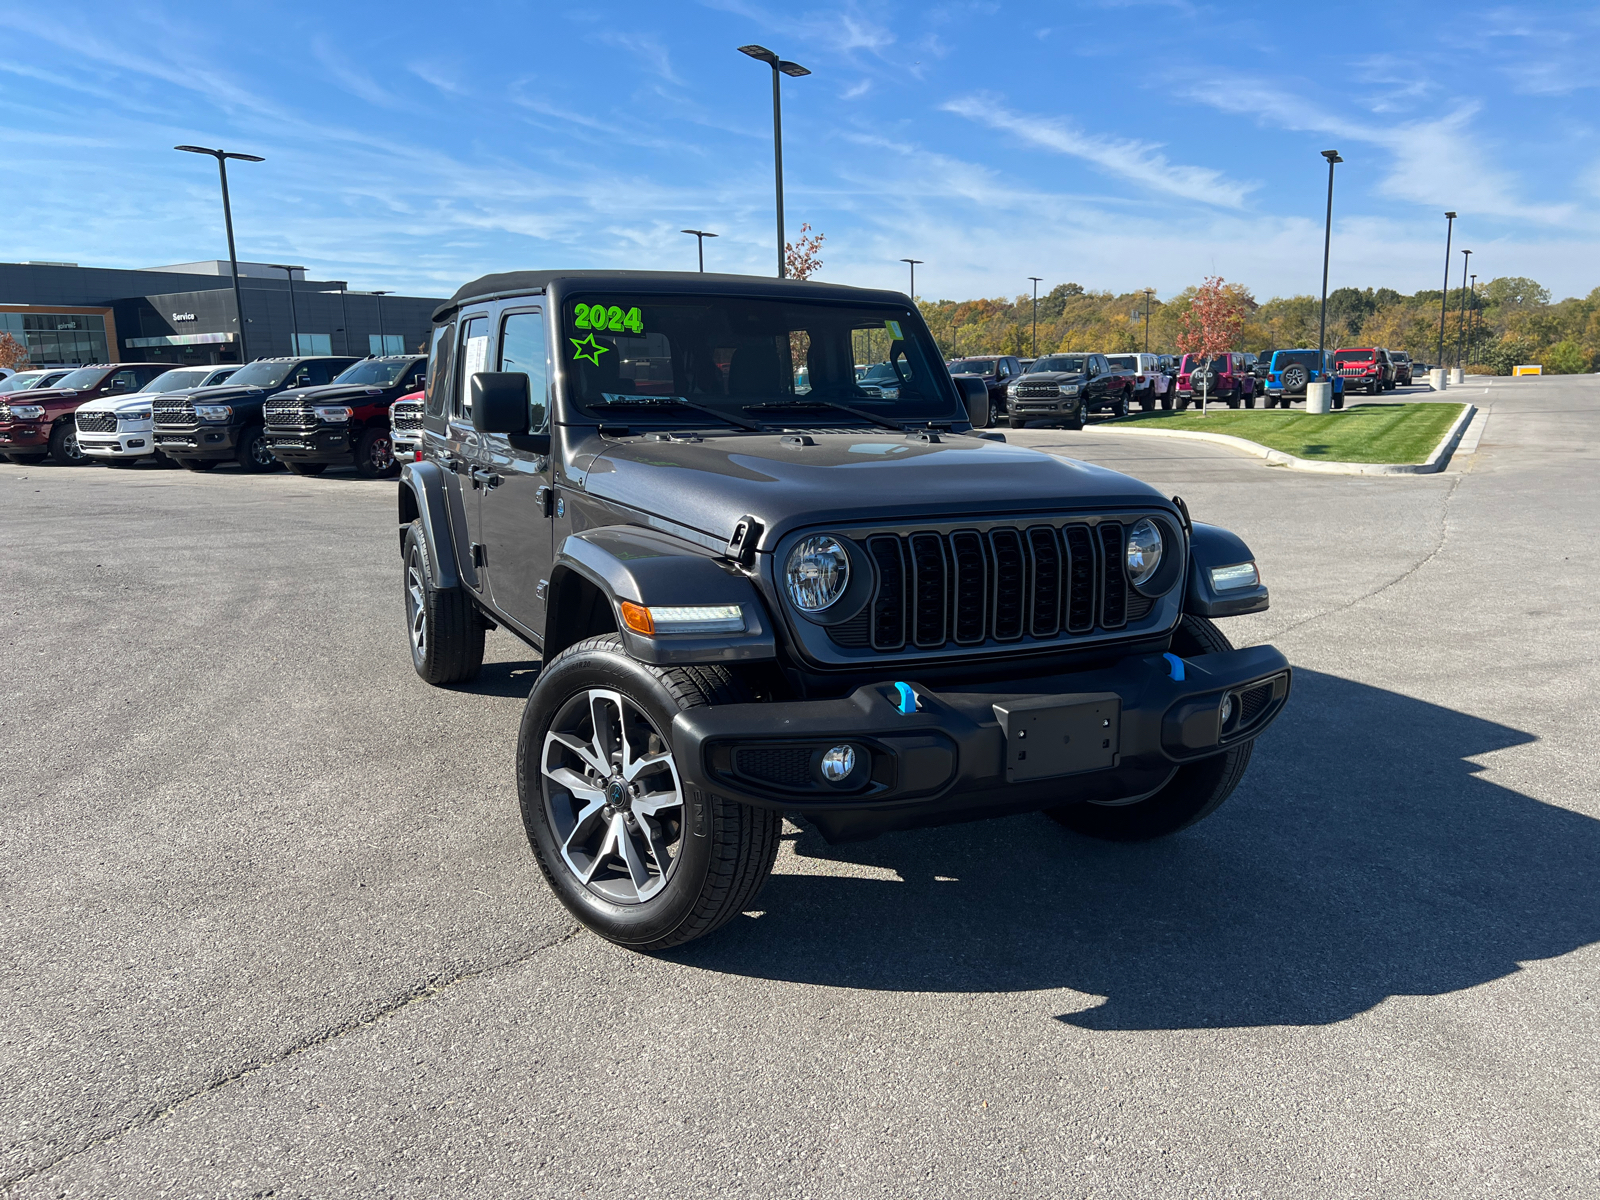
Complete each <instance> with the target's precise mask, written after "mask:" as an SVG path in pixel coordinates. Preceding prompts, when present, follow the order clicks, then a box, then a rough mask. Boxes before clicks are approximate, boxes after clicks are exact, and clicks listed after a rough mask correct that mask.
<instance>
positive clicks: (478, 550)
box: [472, 542, 486, 567]
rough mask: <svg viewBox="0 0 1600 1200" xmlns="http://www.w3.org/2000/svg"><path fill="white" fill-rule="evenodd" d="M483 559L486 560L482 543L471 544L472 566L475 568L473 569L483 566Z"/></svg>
mask: <svg viewBox="0 0 1600 1200" xmlns="http://www.w3.org/2000/svg"><path fill="white" fill-rule="evenodd" d="M485 558H486V556H485V554H484V551H483V543H482V542H473V543H472V565H473V566H475V567H481V566H483V565H484V560H485Z"/></svg>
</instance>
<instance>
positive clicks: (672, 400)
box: [589, 396, 767, 433]
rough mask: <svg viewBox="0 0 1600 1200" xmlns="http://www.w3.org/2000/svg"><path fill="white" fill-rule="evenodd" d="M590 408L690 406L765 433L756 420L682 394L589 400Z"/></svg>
mask: <svg viewBox="0 0 1600 1200" xmlns="http://www.w3.org/2000/svg"><path fill="white" fill-rule="evenodd" d="M589 407H590V408H692V409H695V410H696V411H698V412H703V413H706V414H707V415H708V416H713V417H718V418H720V419H722V420H724V421H726V422H728V424H730V425H737V426H739V428H740V429H749V430H752V431H753V432H755V433H765V432H766V431H767V427H766V426H765V425H762V424H760V423H759V422H757V421H751V420H749V419H747V418H745V417H739V416H735V415H734V414H733V413H728V412H723V411H722V410H721V409H720V408H712V407H711V406H710V405H709V404H696V403H695V402H694V401H693V400H685V399H684V398H683V397H682V396H627V397H622V396H619V397H617V398H615V399H612V400H591V401H589Z"/></svg>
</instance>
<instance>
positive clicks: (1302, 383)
mask: <svg viewBox="0 0 1600 1200" xmlns="http://www.w3.org/2000/svg"><path fill="white" fill-rule="evenodd" d="M1309 382H1311V375H1310V373H1309V372H1308V371H1307V370H1306V369H1305V368H1304V367H1303V366H1301V365H1300V364H1299V363H1290V364H1289V365H1288V366H1287V367H1285V368H1284V369H1283V394H1284V395H1285V396H1292V395H1294V394H1295V393H1296V392H1303V391H1305V390H1306V384H1308V383H1309Z"/></svg>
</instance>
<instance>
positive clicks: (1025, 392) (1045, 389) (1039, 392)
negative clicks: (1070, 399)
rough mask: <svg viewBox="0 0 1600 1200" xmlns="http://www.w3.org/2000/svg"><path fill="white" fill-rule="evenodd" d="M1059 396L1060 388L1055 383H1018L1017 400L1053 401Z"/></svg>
mask: <svg viewBox="0 0 1600 1200" xmlns="http://www.w3.org/2000/svg"><path fill="white" fill-rule="evenodd" d="M1060 395H1061V386H1060V385H1059V384H1055V383H1019V384H1017V399H1018V400H1054V399H1056V398H1057V397H1059V396H1060Z"/></svg>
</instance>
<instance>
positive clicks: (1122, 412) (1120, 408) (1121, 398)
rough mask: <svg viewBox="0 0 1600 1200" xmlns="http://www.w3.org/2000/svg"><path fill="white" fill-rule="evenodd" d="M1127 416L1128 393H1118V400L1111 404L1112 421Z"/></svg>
mask: <svg viewBox="0 0 1600 1200" xmlns="http://www.w3.org/2000/svg"><path fill="white" fill-rule="evenodd" d="M1127 415H1128V393H1127V392H1118V393H1117V398H1116V399H1115V400H1113V401H1112V402H1111V419H1112V420H1113V421H1114V420H1116V419H1117V418H1118V417H1125V416H1127Z"/></svg>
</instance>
